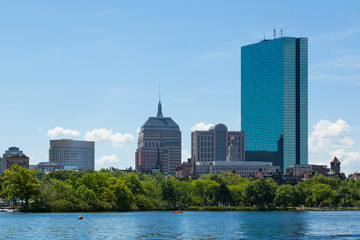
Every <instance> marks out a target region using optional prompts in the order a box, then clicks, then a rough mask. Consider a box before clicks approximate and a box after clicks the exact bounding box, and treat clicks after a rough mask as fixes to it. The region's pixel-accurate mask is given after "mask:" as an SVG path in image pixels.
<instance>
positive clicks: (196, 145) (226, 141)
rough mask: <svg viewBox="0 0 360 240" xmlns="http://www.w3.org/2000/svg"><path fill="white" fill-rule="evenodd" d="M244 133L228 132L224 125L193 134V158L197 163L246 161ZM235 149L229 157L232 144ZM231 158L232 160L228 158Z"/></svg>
mask: <svg viewBox="0 0 360 240" xmlns="http://www.w3.org/2000/svg"><path fill="white" fill-rule="evenodd" d="M244 137H245V136H244V132H239V131H238V132H236V131H228V128H227V127H226V126H225V125H224V124H217V125H216V126H212V127H211V128H210V129H209V130H208V131H194V132H192V133H191V158H192V159H194V160H195V162H197V163H198V162H213V161H226V160H227V158H228V160H232V161H245V148H244V142H245V141H244ZM231 142H233V145H234V146H235V148H233V150H232V151H231V152H232V154H230V155H229V152H230V151H229V150H230V143H231ZM228 156H230V158H229V157H228Z"/></svg>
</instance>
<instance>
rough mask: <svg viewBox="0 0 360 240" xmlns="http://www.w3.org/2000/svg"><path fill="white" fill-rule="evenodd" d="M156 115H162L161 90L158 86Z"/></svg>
mask: <svg viewBox="0 0 360 240" xmlns="http://www.w3.org/2000/svg"><path fill="white" fill-rule="evenodd" d="M157 117H163V115H162V107H161V91H160V86H159V104H158V113H157Z"/></svg>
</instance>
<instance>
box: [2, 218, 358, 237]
mask: <svg viewBox="0 0 360 240" xmlns="http://www.w3.org/2000/svg"><path fill="white" fill-rule="evenodd" d="M79 215H82V216H83V217H84V219H83V220H79V219H78V216H79ZM0 239H360V211H359V212H357V211H328V212H312V211H303V212H298V211H289V212H185V213H182V214H173V213H170V212H129V213H82V214H79V213H26V214H25V213H0Z"/></svg>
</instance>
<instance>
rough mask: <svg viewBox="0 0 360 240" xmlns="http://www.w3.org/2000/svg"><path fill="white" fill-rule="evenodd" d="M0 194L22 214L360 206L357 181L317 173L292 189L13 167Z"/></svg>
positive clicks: (2, 179) (226, 179) (227, 179)
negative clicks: (42, 170) (214, 207)
mask: <svg viewBox="0 0 360 240" xmlns="http://www.w3.org/2000/svg"><path fill="white" fill-rule="evenodd" d="M0 196H1V198H2V199H4V200H6V201H11V200H12V201H14V202H16V199H20V201H21V202H22V206H23V209H24V210H25V211H46V212H50V211H52V212H60V211H61V212H62V211H66V212H69V211H131V210H135V211H136V210H140V211H143V210H157V209H164V208H172V207H175V206H181V207H189V206H224V207H227V206H254V205H255V206H257V207H259V208H261V207H266V206H285V207H291V206H294V207H296V206H299V205H305V206H307V207H315V206H319V207H326V206H342V207H350V206H359V205H360V181H354V180H350V181H341V180H339V179H333V178H326V177H324V176H322V175H316V176H315V177H314V178H312V179H309V180H306V181H304V182H301V183H298V184H297V185H295V186H291V185H280V186H278V185H277V184H276V182H275V181H274V180H273V179H266V180H265V179H258V180H253V179H250V178H243V177H240V176H238V175H236V174H234V173H231V172H224V173H222V174H219V175H216V174H209V175H204V176H203V178H202V179H198V180H188V181H179V180H177V179H175V178H174V177H165V178H164V177H163V176H162V175H160V174H155V175H147V174H143V173H136V174H135V173H123V172H120V171H115V172H110V171H109V170H104V169H103V170H100V171H80V172H78V171H57V172H51V173H49V174H43V173H42V172H39V171H36V170H29V169H26V168H22V167H20V166H17V165H14V166H13V167H12V169H11V171H9V170H5V171H4V172H3V173H2V174H1V176H0Z"/></svg>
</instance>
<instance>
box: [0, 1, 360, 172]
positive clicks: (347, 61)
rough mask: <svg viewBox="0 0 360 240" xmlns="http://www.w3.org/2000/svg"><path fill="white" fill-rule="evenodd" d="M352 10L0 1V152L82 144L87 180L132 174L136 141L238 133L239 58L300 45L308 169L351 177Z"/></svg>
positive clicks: (355, 129) (356, 127)
mask: <svg viewBox="0 0 360 240" xmlns="http://www.w3.org/2000/svg"><path fill="white" fill-rule="evenodd" d="M359 9H360V1H350V0H348V1H347V0H345V1H332V0H328V1H307V0H305V1H276V0H274V1H211V0H204V1H202V0H197V1H190V0H189V1H187V0H182V1H176V0H175V1H155V0H154V1H145V0H144V1H137V0H135V1H111V0H107V1H91V0H90V1H89V0H86V1H85V0H77V1H69V0H64V1H55V0H54V1H39V0H34V1H0V43H1V44H0V92H1V93H0V94H1V100H0V109H1V114H0V119H1V120H0V152H2V153H3V152H5V150H7V149H8V148H9V147H11V146H17V147H19V148H20V149H21V150H23V152H24V153H25V154H26V155H28V156H29V157H30V164H37V163H38V162H45V161H48V151H49V145H50V144H49V140H50V139H62V138H70V139H78V140H93V141H96V144H95V158H96V159H95V167H96V169H97V170H98V169H101V168H107V167H110V166H113V167H116V168H121V169H124V168H127V167H130V166H132V167H134V165H135V151H136V147H137V132H138V130H139V128H140V127H141V126H142V125H143V124H144V123H145V121H146V120H147V119H148V117H150V116H156V113H157V104H158V101H159V89H161V102H162V106H163V115H164V116H166V117H171V118H172V119H173V120H174V121H175V122H176V123H178V125H179V126H180V129H181V131H182V155H183V160H185V159H186V158H187V157H189V156H190V146H191V142H190V136H191V131H193V130H194V129H198V130H205V129H207V128H209V126H211V125H213V124H218V123H224V124H225V125H227V127H228V128H229V130H232V131H239V130H240V129H241V126H240V119H241V116H240V94H241V93H240V81H241V79H240V74H241V69H240V61H241V59H240V49H241V46H244V45H248V44H252V43H256V42H259V41H260V40H262V39H263V38H264V36H265V37H266V38H273V29H274V28H275V29H276V31H277V33H278V35H279V33H280V29H283V34H284V36H291V37H307V38H308V39H309V129H308V130H309V163H312V164H327V165H329V162H330V161H331V160H332V158H333V157H334V156H337V158H338V159H339V160H340V161H341V162H342V164H341V166H342V171H344V172H345V173H346V174H349V173H353V172H357V171H360V111H359V106H360V96H359V94H360V45H359V42H360V11H359Z"/></svg>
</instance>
